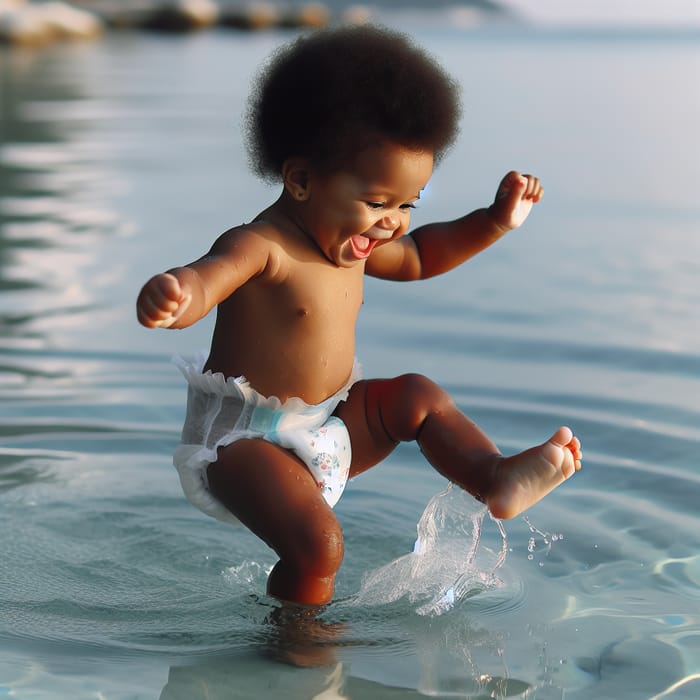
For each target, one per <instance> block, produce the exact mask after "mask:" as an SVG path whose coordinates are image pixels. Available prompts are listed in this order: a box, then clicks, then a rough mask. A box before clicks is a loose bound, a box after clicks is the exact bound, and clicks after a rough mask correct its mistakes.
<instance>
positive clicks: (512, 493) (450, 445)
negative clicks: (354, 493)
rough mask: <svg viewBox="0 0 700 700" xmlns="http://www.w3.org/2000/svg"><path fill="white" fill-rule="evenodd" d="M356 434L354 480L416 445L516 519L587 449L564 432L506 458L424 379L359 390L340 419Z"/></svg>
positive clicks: (362, 385) (500, 513)
mask: <svg viewBox="0 0 700 700" xmlns="http://www.w3.org/2000/svg"><path fill="white" fill-rule="evenodd" d="M336 413H337V414H338V416H339V417H340V418H342V419H343V421H344V422H345V424H346V425H347V426H348V429H349V431H350V438H351V442H352V450H353V465H352V469H351V476H354V475H355V474H358V473H360V472H362V471H364V470H365V469H368V468H369V467H371V466H373V465H374V464H376V463H377V462H379V461H380V460H381V459H383V458H384V457H385V456H386V455H387V454H388V453H389V452H391V450H392V449H393V448H394V446H395V445H396V444H397V443H398V442H403V441H410V440H416V441H417V442H418V444H419V445H420V448H421V450H422V451H423V454H424V455H425V456H426V458H427V459H428V461H429V462H430V463H431V464H432V465H433V467H435V469H437V471H439V472H440V473H441V474H443V475H444V476H445V477H447V478H448V479H449V480H450V481H452V482H454V483H456V484H458V485H459V486H461V487H462V488H464V489H465V490H466V491H469V493H471V494H473V495H474V496H476V497H478V498H480V499H481V500H483V501H484V502H485V503H486V504H487V505H488V506H489V509H490V510H491V512H492V514H493V515H494V516H495V517H498V518H512V517H514V516H516V515H518V514H519V513H520V512H522V511H523V510H525V509H526V508H528V507H529V506H531V505H532V504H533V503H535V502H536V501H538V500H539V499H540V498H542V497H543V496H544V495H545V494H546V493H548V492H549V491H551V490H552V489H554V488H555V487H556V486H558V485H559V484H560V483H562V482H563V481H564V480H565V479H566V478H568V477H569V476H571V474H573V473H574V471H576V470H577V469H580V467H581V461H580V460H581V451H580V447H581V446H580V443H579V441H578V439H577V438H575V437H573V435H572V433H571V431H570V430H569V429H568V428H560V429H559V430H557V432H556V433H555V434H554V435H553V436H552V438H550V440H548V441H547V442H546V443H544V444H542V445H540V446H538V447H534V448H531V449H529V450H526V451H525V452H521V453H520V454H518V455H514V456H512V457H507V458H506V457H504V456H503V455H502V454H501V453H500V451H499V450H498V448H497V447H496V445H494V443H493V442H492V441H491V439H490V438H489V437H488V436H487V435H486V434H485V433H484V432H483V431H482V430H481V428H479V426H477V425H476V423H474V422H473V421H471V420H470V419H469V418H467V417H466V416H465V415H464V414H463V413H462V412H461V411H460V410H459V409H458V408H457V406H456V405H455V403H454V401H453V400H452V398H451V397H450V396H449V394H447V392H445V391H444V390H443V389H442V388H440V387H439V386H438V385H437V384H435V383H434V382H432V381H430V380H429V379H427V378H426V377H423V376H421V375H417V374H406V375H402V376H400V377H396V378H394V379H378V380H370V381H365V382H359V383H358V384H356V385H354V386H353V388H352V390H351V393H350V396H349V397H348V400H347V402H345V403H343V404H341V405H340V406H339V407H338V410H337V411H336Z"/></svg>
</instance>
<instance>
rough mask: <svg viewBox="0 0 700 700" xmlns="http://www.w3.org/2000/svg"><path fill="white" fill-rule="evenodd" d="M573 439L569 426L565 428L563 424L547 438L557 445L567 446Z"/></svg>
mask: <svg viewBox="0 0 700 700" xmlns="http://www.w3.org/2000/svg"><path fill="white" fill-rule="evenodd" d="M573 439H574V434H573V432H572V431H571V428H567V427H566V426H565V425H564V426H562V427H561V428H559V430H557V432H556V433H554V435H552V437H551V438H549V442H551V443H554V444H555V445H557V446H559V447H567V446H568V445H569V444H570V443H571V441H572V440H573Z"/></svg>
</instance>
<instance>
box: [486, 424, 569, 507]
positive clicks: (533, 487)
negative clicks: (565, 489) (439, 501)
mask: <svg viewBox="0 0 700 700" xmlns="http://www.w3.org/2000/svg"><path fill="white" fill-rule="evenodd" d="M580 468H581V443H580V442H579V439H578V438H577V437H575V436H574V434H573V433H572V432H571V430H570V429H569V428H566V427H562V428H559V430H557V432H556V433H554V435H552V437H551V438H550V439H549V440H548V441H547V442H545V443H544V444H542V445H539V446H538V447H531V448H530V449H529V450H525V451H524V452H520V453H519V454H517V455H513V456H512V457H504V458H503V459H502V460H501V461H500V462H499V463H498V465H497V466H496V469H495V472H494V476H493V484H494V486H493V489H492V490H491V492H490V493H489V494H488V495H487V496H486V497H485V498H484V501H485V502H486V505H487V506H488V508H489V510H490V511H491V514H492V515H493V516H494V517H495V518H502V519H507V518H514V517H515V516H516V515H519V514H520V513H522V512H523V511H524V510H525V509H527V508H529V507H530V506H531V505H532V504H533V503H536V502H537V501H539V500H540V499H541V498H542V497H543V496H545V495H547V494H548V493H549V492H550V491H552V489H555V488H556V487H557V486H559V484H561V483H562V482H563V481H565V480H566V479H568V478H569V477H570V476H571V475H572V474H573V473H574V472H576V471H578V470H579V469H580Z"/></svg>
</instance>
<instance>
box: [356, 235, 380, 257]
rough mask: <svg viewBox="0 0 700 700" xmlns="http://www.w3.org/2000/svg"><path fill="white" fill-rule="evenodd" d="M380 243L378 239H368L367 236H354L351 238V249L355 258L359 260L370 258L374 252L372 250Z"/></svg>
mask: <svg viewBox="0 0 700 700" xmlns="http://www.w3.org/2000/svg"><path fill="white" fill-rule="evenodd" d="M378 242H379V241H377V240H376V239H374V238H367V236H363V235H362V234H359V235H357V236H352V237H351V238H350V248H351V250H352V254H353V256H354V257H355V258H357V259H358V260H364V259H365V258H368V257H369V254H370V253H371V252H372V249H373V248H374V246H375V245H377V243H378Z"/></svg>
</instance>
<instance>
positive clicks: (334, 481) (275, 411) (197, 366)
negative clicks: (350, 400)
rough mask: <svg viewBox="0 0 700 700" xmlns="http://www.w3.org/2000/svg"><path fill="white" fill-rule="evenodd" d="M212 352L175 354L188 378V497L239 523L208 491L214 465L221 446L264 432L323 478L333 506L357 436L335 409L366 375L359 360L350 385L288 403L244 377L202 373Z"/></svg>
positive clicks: (182, 457)
mask: <svg viewBox="0 0 700 700" xmlns="http://www.w3.org/2000/svg"><path fill="white" fill-rule="evenodd" d="M205 361H206V354H200V355H198V356H197V357H196V358H195V359H194V360H193V361H191V362H190V361H186V360H183V359H182V358H179V357H176V358H175V359H174V362H175V364H177V366H178V367H179V368H180V370H181V371H182V373H183V375H184V376H185V379H186V380H187V382H188V392H187V416H186V418H185V424H184V426H183V429H182V440H181V444H180V446H179V447H178V448H177V449H176V450H175V454H174V456H173V463H174V464H175V467H176V469H177V471H178V474H179V475H180V482H181V484H182V489H183V491H184V492H185V495H186V496H187V498H188V499H189V501H190V502H191V503H192V504H193V505H195V506H196V507H197V508H199V509H200V510H202V511H203V512H205V513H206V514H207V515H211V516H212V517H214V518H217V519H219V520H223V521H227V522H238V520H237V519H236V517H235V516H234V515H233V514H232V513H231V512H230V511H229V510H228V509H227V508H226V507H225V506H224V505H223V503H221V502H220V501H219V500H217V499H216V498H215V497H214V496H213V495H212V494H211V492H210V491H209V484H208V482H207V467H208V466H209V465H210V464H212V463H213V462H216V460H217V450H218V448H220V447H224V446H226V445H230V444H231V443H233V442H235V441H236V440H241V439H243V438H258V439H262V440H266V441H268V442H271V443H274V444H276V445H280V446H281V447H285V448H287V449H289V450H291V451H292V452H294V453H295V454H296V455H297V456H298V457H299V459H301V460H302V461H303V462H304V464H305V465H306V466H307V468H308V470H309V471H310V472H311V474H312V476H313V477H314V479H315V480H316V483H317V484H318V486H319V488H320V489H321V492H322V493H323V497H324V498H325V500H326V502H327V503H328V505H330V506H331V507H333V506H334V505H335V504H336V503H337V502H338V500H339V499H340V496H341V495H342V493H343V490H344V489H345V484H346V483H347V480H348V475H349V473H350V462H351V456H352V453H351V449H350V435H349V434H348V431H347V428H346V427H345V424H344V423H343V421H342V420H340V418H338V417H337V416H333V415H332V414H333V411H335V409H336V407H337V406H338V404H339V403H340V402H341V401H344V400H345V399H346V398H347V396H348V392H349V391H350V387H351V386H352V385H353V384H354V383H355V382H356V381H357V380H358V379H359V378H360V367H359V364H358V363H357V362H355V364H354V366H353V369H352V374H351V375H350V379H349V380H348V382H347V384H346V385H345V386H344V387H343V388H342V389H340V390H339V391H338V392H337V393H336V394H334V395H333V396H331V397H329V398H328V399H326V400H325V401H323V402H321V403H320V404H316V405H311V404H307V403H306V402H305V401H302V400H301V399H300V398H290V399H287V400H286V401H285V402H284V403H282V402H280V400H279V399H278V398H277V397H275V396H270V397H265V396H262V394H259V393H258V392H257V391H256V390H255V389H253V387H251V386H250V384H249V383H248V381H247V380H246V379H245V377H235V378H234V377H229V378H228V379H227V378H226V377H224V375H223V374H221V373H220V372H218V373H216V374H214V373H212V372H211V371H208V372H204V373H202V369H203V367H204V363H205Z"/></svg>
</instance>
